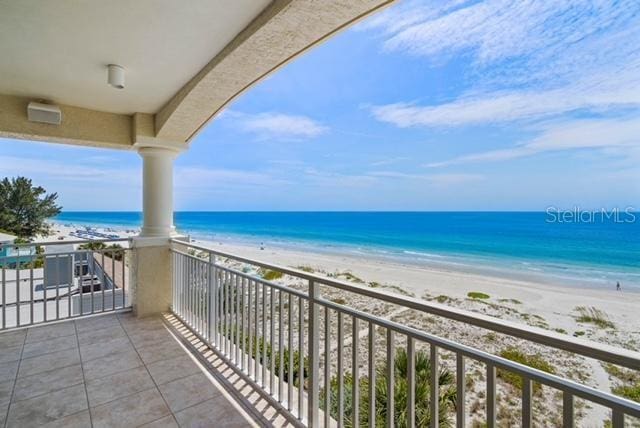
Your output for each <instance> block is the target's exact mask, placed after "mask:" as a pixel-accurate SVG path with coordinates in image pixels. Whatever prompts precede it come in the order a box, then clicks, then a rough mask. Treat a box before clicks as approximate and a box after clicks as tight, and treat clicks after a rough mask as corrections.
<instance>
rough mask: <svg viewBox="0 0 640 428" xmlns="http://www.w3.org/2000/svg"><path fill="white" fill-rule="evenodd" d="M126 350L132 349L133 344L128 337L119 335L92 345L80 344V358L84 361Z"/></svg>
mask: <svg viewBox="0 0 640 428" xmlns="http://www.w3.org/2000/svg"><path fill="white" fill-rule="evenodd" d="M128 351H134V348H133V345H131V342H130V341H129V338H128V337H126V336H120V337H116V338H113V339H111V340H105V341H104V342H99V343H94V344H92V345H80V358H81V359H82V362H86V361H91V360H95V359H96V358H102V357H106V356H108V355H112V354H117V353H121V352H128Z"/></svg>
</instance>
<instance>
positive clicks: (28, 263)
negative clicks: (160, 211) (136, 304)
mask: <svg viewBox="0 0 640 428" xmlns="http://www.w3.org/2000/svg"><path fill="white" fill-rule="evenodd" d="M127 242H128V241H127V240H126V239H110V240H99V241H62V242H61V241H53V242H42V243H40V242H39V243H29V244H4V246H5V247H11V248H13V249H14V251H12V252H10V253H9V254H10V255H8V256H6V257H0V330H5V329H9V328H16V327H24V326H30V325H35V324H41V323H46V322H52V321H59V320H63V319H68V318H76V317H81V316H86V315H92V314H96V313H102V312H109V311H118V310H127V309H129V308H130V307H131V301H130V290H129V289H130V287H129V278H128V275H129V274H128V271H129V259H130V257H129V253H130V251H131V250H130V249H129V248H126V247H125V245H128V244H127ZM83 244H84V245H86V244H93V245H94V246H93V247H92V249H80V248H81V247H80V246H81V245H83ZM99 244H103V245H104V247H106V248H101V247H102V245H99ZM114 244H117V245H116V246H113V245H114ZM109 246H111V248H109ZM2 249H3V248H2V245H0V251H1V250H2ZM16 249H17V250H16ZM24 249H28V251H27V250H24Z"/></svg>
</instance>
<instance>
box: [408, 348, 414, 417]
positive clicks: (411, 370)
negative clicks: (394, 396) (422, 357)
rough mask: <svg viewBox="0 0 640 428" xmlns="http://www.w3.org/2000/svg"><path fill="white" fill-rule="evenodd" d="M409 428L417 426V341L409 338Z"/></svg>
mask: <svg viewBox="0 0 640 428" xmlns="http://www.w3.org/2000/svg"><path fill="white" fill-rule="evenodd" d="M407 389H408V391H407V427H409V428H414V427H415V426H416V357H415V341H414V339H413V337H411V336H407Z"/></svg>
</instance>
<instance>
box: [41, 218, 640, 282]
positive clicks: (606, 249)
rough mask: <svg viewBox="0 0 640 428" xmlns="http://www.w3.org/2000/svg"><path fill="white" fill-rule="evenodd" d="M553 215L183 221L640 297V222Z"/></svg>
mask: <svg viewBox="0 0 640 428" xmlns="http://www.w3.org/2000/svg"><path fill="white" fill-rule="evenodd" d="M53 220H54V221H56V222H59V223H63V224H74V225H91V226H106V227H112V228H119V229H131V228H138V227H140V224H141V214H140V213H139V212H64V213H62V214H60V215H59V216H58V217H56V218H55V219H53ZM553 220H557V217H552V216H550V215H549V214H548V213H545V212H177V213H176V214H175V223H176V227H177V229H178V230H179V231H180V232H182V233H186V234H190V235H192V236H193V237H194V238H197V239H202V240H210V241H226V242H229V241H231V242H234V241H235V242H238V243H247V244H252V245H253V244H255V245H258V244H260V243H264V245H265V246H267V247H269V246H279V247H292V248H295V249H300V250H305V249H306V250H310V251H321V252H329V253H336V254H349V255H359V256H370V257H381V258H388V259H394V260H395V261H401V262H406V263H415V264H424V265H430V266H434V267H438V268H445V269H456V270H464V271H477V272H479V273H495V274H497V275H511V276H515V277H522V278H523V279H528V278H532V279H533V278H535V279H537V280H543V281H548V282H550V283H554V284H557V283H560V284H566V285H568V286H572V285H582V286H592V287H611V288H612V289H613V288H614V287H615V282H616V281H620V282H621V283H622V285H623V288H624V289H627V290H634V291H640V215H638V214H635V216H634V218H633V220H635V221H630V220H632V218H631V217H630V216H626V217H625V216H624V215H622V216H620V217H618V218H614V217H610V218H607V217H606V216H602V215H600V216H599V215H597V214H596V215H594V216H592V217H588V218H582V219H580V220H579V221H576V220H575V219H574V221H563V222H558V221H555V222H554V221H553Z"/></svg>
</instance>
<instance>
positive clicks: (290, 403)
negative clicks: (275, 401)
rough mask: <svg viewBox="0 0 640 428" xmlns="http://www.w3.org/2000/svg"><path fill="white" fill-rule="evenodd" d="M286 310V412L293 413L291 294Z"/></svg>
mask: <svg viewBox="0 0 640 428" xmlns="http://www.w3.org/2000/svg"><path fill="white" fill-rule="evenodd" d="M288 303H289V304H288V309H289V311H288V312H287V317H288V318H287V334H288V335H289V340H288V341H287V344H288V345H289V370H288V371H287V372H288V376H287V394H288V396H287V410H289V411H290V412H293V386H294V385H293V330H294V329H293V294H291V293H289V301H288Z"/></svg>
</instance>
